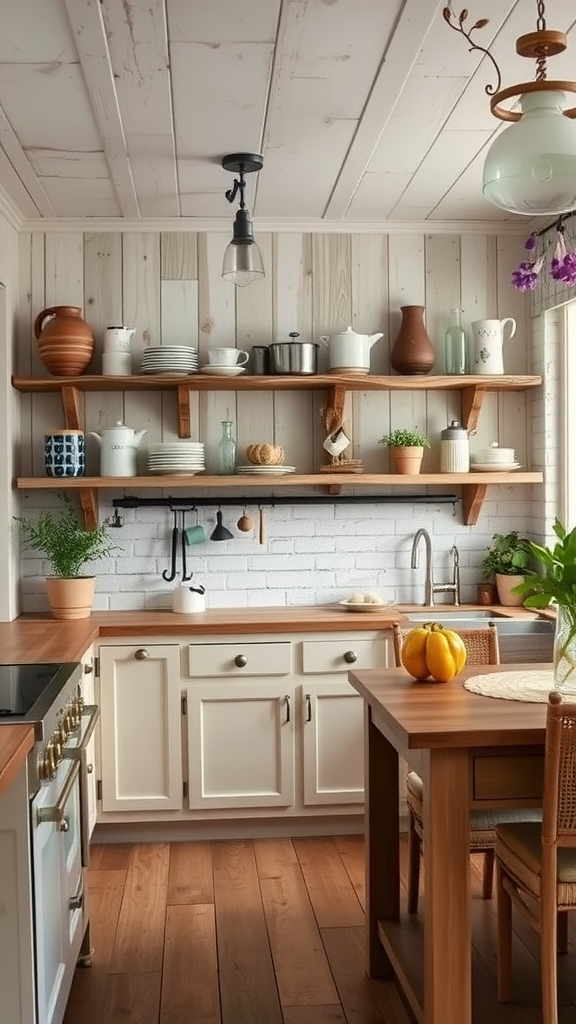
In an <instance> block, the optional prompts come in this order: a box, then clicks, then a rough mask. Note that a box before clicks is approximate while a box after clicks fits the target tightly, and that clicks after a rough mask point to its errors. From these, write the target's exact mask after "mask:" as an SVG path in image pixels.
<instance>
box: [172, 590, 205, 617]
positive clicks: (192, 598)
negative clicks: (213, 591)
mask: <svg viewBox="0 0 576 1024" xmlns="http://www.w3.org/2000/svg"><path fill="white" fill-rule="evenodd" d="M172 611H175V612H184V614H190V613H191V612H205V611H206V590H205V588H204V587H203V586H202V584H198V585H196V586H194V585H192V586H190V585H189V584H188V583H181V584H180V586H179V587H176V590H175V591H174V593H173V595H172Z"/></svg>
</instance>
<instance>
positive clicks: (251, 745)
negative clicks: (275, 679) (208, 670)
mask: <svg viewBox="0 0 576 1024" xmlns="http://www.w3.org/2000/svg"><path fill="white" fill-rule="evenodd" d="M291 693H292V691H291V688H290V690H288V692H287V690H286V687H285V685H282V683H268V682H262V683H249V682H245V683H243V684H242V686H241V688H240V687H239V684H238V683H210V684H207V685H202V684H198V685H195V686H189V687H188V689H187V690H186V698H187V710H188V764H189V772H190V778H189V805H190V807H191V808H200V807H288V806H289V805H291V804H292V803H293V802H294V753H293V727H292V716H293V712H292V701H291Z"/></svg>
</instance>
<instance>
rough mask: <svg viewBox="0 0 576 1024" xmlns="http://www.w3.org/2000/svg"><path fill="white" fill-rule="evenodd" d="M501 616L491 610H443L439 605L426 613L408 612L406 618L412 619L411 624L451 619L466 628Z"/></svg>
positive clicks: (499, 613)
mask: <svg viewBox="0 0 576 1024" xmlns="http://www.w3.org/2000/svg"><path fill="white" fill-rule="evenodd" d="M501 615H502V613H501V612H493V611H491V610H490V608H478V609H477V610H476V609H475V610H474V611H462V609H461V608H442V606H441V605H437V606H436V608H429V609H428V610H427V611H425V612H406V617H407V618H408V619H410V622H439V621H440V620H441V619H450V622H452V623H454V622H456V620H458V622H459V624H460V625H461V626H464V624H465V623H466V622H468V623H470V624H473V623H474V622H482V621H484V619H494V620H495V619H498V618H500V617H501Z"/></svg>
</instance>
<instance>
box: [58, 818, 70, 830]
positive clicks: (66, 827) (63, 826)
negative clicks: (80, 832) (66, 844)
mask: <svg viewBox="0 0 576 1024" xmlns="http://www.w3.org/2000/svg"><path fill="white" fill-rule="evenodd" d="M59 828H60V831H61V832H69V831H70V822H69V821H68V818H62V821H61V822H60V825H59Z"/></svg>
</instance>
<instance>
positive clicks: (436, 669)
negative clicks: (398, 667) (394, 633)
mask: <svg viewBox="0 0 576 1024" xmlns="http://www.w3.org/2000/svg"><path fill="white" fill-rule="evenodd" d="M401 659H402V664H403V665H404V668H405V669H406V670H407V671H408V672H409V673H410V675H411V676H414V678H415V679H421V680H424V679H429V678H430V676H431V677H432V680H433V681H434V682H437V683H448V682H449V681H450V679H453V678H454V676H456V675H458V673H459V672H461V671H462V669H463V668H464V665H465V664H466V645H465V643H464V641H463V639H462V637H461V636H459V634H458V633H455V632H454V630H452V629H444V627H443V626H442V625H440V624H439V623H438V622H426V623H425V624H424V625H423V626H419V627H418V628H417V629H412V630H410V632H409V633H408V634H407V636H406V637H405V639H404V643H403V644H402V653H401Z"/></svg>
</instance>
